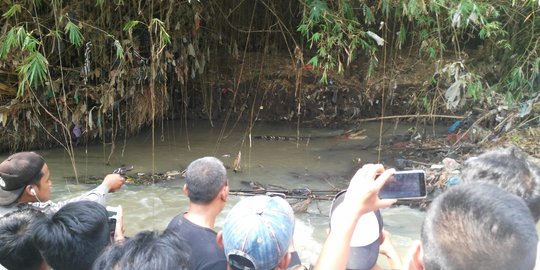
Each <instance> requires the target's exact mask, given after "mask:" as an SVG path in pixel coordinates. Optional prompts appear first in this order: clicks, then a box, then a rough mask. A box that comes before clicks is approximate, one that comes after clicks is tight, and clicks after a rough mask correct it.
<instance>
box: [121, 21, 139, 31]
mask: <svg viewBox="0 0 540 270" xmlns="http://www.w3.org/2000/svg"><path fill="white" fill-rule="evenodd" d="M139 23H141V22H140V21H128V22H127V23H126V24H124V29H123V30H124V31H131V30H133V27H135V26H137V25H138V24H139Z"/></svg>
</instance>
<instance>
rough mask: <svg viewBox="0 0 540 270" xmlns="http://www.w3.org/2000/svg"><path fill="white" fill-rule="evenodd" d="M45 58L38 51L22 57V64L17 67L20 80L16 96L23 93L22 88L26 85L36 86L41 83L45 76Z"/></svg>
mask: <svg viewBox="0 0 540 270" xmlns="http://www.w3.org/2000/svg"><path fill="white" fill-rule="evenodd" d="M47 65H48V63H47V59H45V57H44V56H43V55H42V54H41V53H39V52H36V51H34V52H32V53H30V55H28V57H26V58H25V59H24V64H23V65H22V66H21V67H20V68H19V77H21V78H22V81H21V82H20V83H19V89H18V91H17V96H22V95H23V94H24V89H25V87H26V86H27V85H30V86H32V87H34V88H37V87H38V86H39V85H43V83H44V82H45V80H46V78H47Z"/></svg>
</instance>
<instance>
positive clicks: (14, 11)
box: [2, 4, 22, 18]
mask: <svg viewBox="0 0 540 270" xmlns="http://www.w3.org/2000/svg"><path fill="white" fill-rule="evenodd" d="M21 9H22V6H21V5H20V4H14V5H13V6H11V7H10V8H9V9H8V11H6V13H4V14H2V17H4V18H10V17H12V16H14V15H17V14H19V13H21Z"/></svg>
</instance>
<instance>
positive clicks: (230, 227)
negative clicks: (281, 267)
mask: <svg viewBox="0 0 540 270" xmlns="http://www.w3.org/2000/svg"><path fill="white" fill-rule="evenodd" d="M293 232H294V212H293V210H292V208H291V206H290V205H289V203H287V201H285V200H284V199H282V198H279V197H269V196H253V197H248V198H245V199H243V200H241V201H240V202H238V203H237V204H236V205H235V206H234V207H233V208H232V209H231V211H230V212H229V214H228V215H227V218H226V219H225V223H224V224H223V246H224V251H225V256H226V257H227V262H228V263H229V265H230V266H231V268H232V269H242V270H247V269H252V270H266V269H274V268H275V267H276V266H277V265H278V263H279V262H280V261H281V259H282V258H283V256H285V254H286V253H287V251H288V248H289V245H290V244H291V242H292V239H293Z"/></svg>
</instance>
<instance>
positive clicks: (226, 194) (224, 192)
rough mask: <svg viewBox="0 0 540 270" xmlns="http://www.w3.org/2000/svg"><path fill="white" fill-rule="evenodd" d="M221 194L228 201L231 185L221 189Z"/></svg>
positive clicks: (223, 199) (222, 198)
mask: <svg viewBox="0 0 540 270" xmlns="http://www.w3.org/2000/svg"><path fill="white" fill-rule="evenodd" d="M220 194H221V195H220V196H221V200H222V201H224V202H226V201H227V199H228V198H229V186H228V185H227V186H224V187H223V188H222V189H221V192H220Z"/></svg>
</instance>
